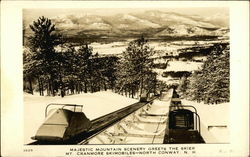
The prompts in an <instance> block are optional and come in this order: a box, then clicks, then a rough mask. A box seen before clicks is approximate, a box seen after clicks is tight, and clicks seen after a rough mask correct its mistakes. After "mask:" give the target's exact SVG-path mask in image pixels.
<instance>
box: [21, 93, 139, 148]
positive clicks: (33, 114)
mask: <svg viewBox="0 0 250 157" xmlns="http://www.w3.org/2000/svg"><path fill="white" fill-rule="evenodd" d="M137 101H138V100H137V99H131V98H127V97H124V96H121V95H119V94H116V93H112V92H111V91H106V92H96V93H84V94H79V95H71V96H66V97H64V98H61V97H59V96H57V97H46V96H44V97H43V96H39V95H30V94H24V143H25V144H27V143H29V142H32V140H31V139H30V137H32V136H34V135H35V133H36V131H37V129H38V128H39V126H40V125H41V124H42V122H43V120H44V118H45V117H44V112H45V108H46V106H47V105H48V104H50V103H67V104H78V105H83V112H84V113H85V115H86V116H87V117H88V118H89V119H91V120H92V119H95V118H98V117H100V116H102V115H105V114H107V113H110V112H113V111H115V110H118V109H120V108H123V107H126V106H128V105H131V104H133V103H135V102H137Z"/></svg>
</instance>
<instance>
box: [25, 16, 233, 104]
mask: <svg viewBox="0 0 250 157" xmlns="http://www.w3.org/2000/svg"><path fill="white" fill-rule="evenodd" d="M30 29H31V30H32V32H33V34H32V35H30V36H29V37H28V44H27V46H26V47H25V49H24V52H23V79H24V91H25V92H28V93H31V94H33V93H34V92H39V94H40V95H41V96H56V95H57V96H58V95H59V96H61V97H64V96H67V95H72V94H79V93H82V92H84V93H88V92H91V93H93V92H97V91H102V90H112V91H113V92H116V93H119V94H122V95H125V96H128V97H132V98H134V97H140V96H141V95H142V94H143V93H154V94H158V93H159V92H160V91H161V90H163V89H164V88H167V87H169V86H167V84H166V83H165V82H163V81H160V80H157V73H156V72H154V71H153V69H154V68H156V67H158V68H159V66H160V65H157V64H154V62H153V55H154V54H155V53H156V51H155V50H154V49H153V48H151V47H150V46H149V43H148V40H147V39H146V38H144V37H143V36H141V37H139V38H138V39H135V40H133V41H131V42H129V43H128V45H127V48H126V50H125V51H123V52H122V54H121V55H100V54H98V52H94V50H93V48H92V47H91V46H90V43H89V42H88V41H81V42H80V44H79V46H78V48H76V46H75V43H71V42H70V41H67V39H66V38H65V37H64V36H63V35H61V34H59V33H57V31H56V26H55V24H53V23H52V21H51V20H50V19H48V18H45V17H39V19H37V21H33V24H32V25H30ZM207 50H208V49H206V51H207ZM195 53H198V52H195ZM206 53H207V52H206ZM185 55H187V54H185ZM229 58H230V57H229V45H228V44H215V45H214V46H213V48H211V49H210V48H209V53H208V55H207V60H206V61H204V64H203V67H202V70H200V71H195V72H192V73H190V72H189V73H188V74H185V73H186V72H182V73H181V74H179V73H178V76H176V75H177V73H173V72H172V73H168V74H166V75H171V76H172V75H173V76H172V77H178V78H181V82H180V85H179V87H178V91H179V93H180V95H181V96H182V97H183V98H186V99H190V100H195V101H203V102H205V103H208V104H214V103H215V104H217V103H222V102H229V99H230V91H229V87H230V69H229ZM165 67H166V65H164V67H163V69H164V68H165ZM183 73H184V74H183Z"/></svg>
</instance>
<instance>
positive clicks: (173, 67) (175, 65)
mask: <svg viewBox="0 0 250 157" xmlns="http://www.w3.org/2000/svg"><path fill="white" fill-rule="evenodd" d="M168 64H169V65H168V67H167V68H166V71H195V70H199V69H201V66H202V65H203V63H200V62H191V61H170V62H168Z"/></svg>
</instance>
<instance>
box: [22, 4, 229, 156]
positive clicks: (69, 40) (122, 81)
mask: <svg viewBox="0 0 250 157" xmlns="http://www.w3.org/2000/svg"><path fill="white" fill-rule="evenodd" d="M229 39H230V28H229V10H228V9H227V8H202V9H201V8H138V9H129V8H121V9H117V8H113V9H112V8H100V9H90V8H86V9H84V8H82V9H24V10H23V93H24V94H23V97H24V134H25V135H24V144H29V145H37V144H39V145H40V144H45V145H48V144H49V145H58V144H59V145H60V144H186V143H230V138H229V137H230V136H229V135H230V130H229V129H230V128H229V110H230V108H229V104H230V89H229V87H230V68H229V67H230V63H229V58H230V44H229V42H230V41H229ZM211 115H213V116H211ZM117 153H118V152H117ZM86 155H91V154H86ZM113 155H115V154H113Z"/></svg>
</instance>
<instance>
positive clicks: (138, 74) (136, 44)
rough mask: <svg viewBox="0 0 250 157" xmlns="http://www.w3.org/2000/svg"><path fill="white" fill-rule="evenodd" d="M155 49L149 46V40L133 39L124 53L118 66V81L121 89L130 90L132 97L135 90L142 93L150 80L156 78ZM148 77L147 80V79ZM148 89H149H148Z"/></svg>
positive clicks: (142, 38)
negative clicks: (154, 68)
mask: <svg viewBox="0 0 250 157" xmlns="http://www.w3.org/2000/svg"><path fill="white" fill-rule="evenodd" d="M153 55H154V50H153V49H152V48H150V47H149V44H148V42H147V40H146V39H145V38H144V37H143V36H142V37H141V38H139V39H137V40H134V41H131V42H130V43H129V45H128V47H127V48H126V50H125V51H124V52H123V53H122V58H121V60H120V65H119V66H118V69H119V70H118V72H117V76H118V83H117V85H118V86H119V88H120V89H119V91H126V92H127V91H129V93H131V95H132V97H133V96H134V94H135V92H139V95H141V94H142V93H143V92H144V91H145V92H149V91H146V87H147V86H149V83H150V81H148V79H152V80H153V79H155V77H151V76H152V74H153V73H152V68H153V60H152V58H151V57H152V56H153ZM146 79H147V81H146ZM147 90H148V89H147Z"/></svg>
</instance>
